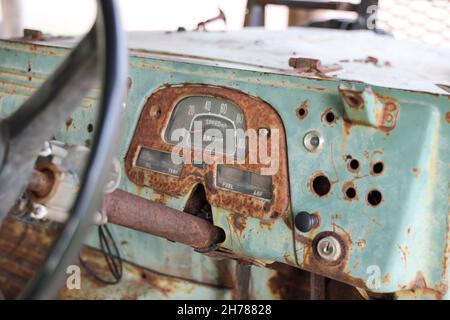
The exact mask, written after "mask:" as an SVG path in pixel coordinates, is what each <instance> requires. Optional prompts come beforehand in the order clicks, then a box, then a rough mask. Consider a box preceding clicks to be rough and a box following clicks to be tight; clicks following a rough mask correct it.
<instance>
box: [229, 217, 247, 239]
mask: <svg viewBox="0 0 450 320" xmlns="http://www.w3.org/2000/svg"><path fill="white" fill-rule="evenodd" d="M228 219H229V220H230V221H231V224H232V226H233V229H234V230H235V232H236V233H237V235H238V236H242V232H243V231H244V230H245V228H246V227H247V217H246V216H245V215H243V214H241V213H232V214H231V215H230V216H228Z"/></svg>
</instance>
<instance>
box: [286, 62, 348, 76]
mask: <svg viewBox="0 0 450 320" xmlns="http://www.w3.org/2000/svg"><path fill="white" fill-rule="evenodd" d="M288 64H289V66H290V67H292V68H294V69H295V70H297V71H299V72H301V73H306V74H308V73H312V74H315V75H318V76H322V77H325V74H326V73H329V72H334V71H338V70H341V69H342V66H340V65H339V64H331V65H323V64H322V62H321V61H320V60H319V59H311V58H302V57H300V58H289V61H288Z"/></svg>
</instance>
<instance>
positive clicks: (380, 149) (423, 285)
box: [0, 42, 450, 298]
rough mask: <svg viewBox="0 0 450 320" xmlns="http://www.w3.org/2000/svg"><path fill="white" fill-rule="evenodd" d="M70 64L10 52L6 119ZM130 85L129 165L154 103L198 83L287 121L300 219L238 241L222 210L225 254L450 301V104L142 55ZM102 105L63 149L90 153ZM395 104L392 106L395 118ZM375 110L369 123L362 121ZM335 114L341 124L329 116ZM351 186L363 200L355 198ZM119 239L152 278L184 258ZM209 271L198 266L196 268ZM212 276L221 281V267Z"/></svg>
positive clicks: (124, 145) (79, 118)
mask: <svg viewBox="0 0 450 320" xmlns="http://www.w3.org/2000/svg"><path fill="white" fill-rule="evenodd" d="M65 53H66V50H65V49H59V48H51V47H41V46H35V45H28V44H18V43H12V42H2V43H1V45H0V95H1V97H0V104H1V112H2V115H5V114H8V113H9V112H11V111H12V110H13V109H14V108H15V107H17V106H18V105H19V104H20V102H22V101H23V100H24V99H25V98H26V97H28V96H29V94H30V93H31V92H32V91H33V90H34V89H35V88H36V87H37V86H39V84H40V83H41V82H42V80H43V79H44V78H45V77H46V76H48V75H49V74H50V73H51V71H52V70H53V69H54V68H55V66H56V65H57V64H58V63H59V62H60V61H61V59H62V57H63V56H64V54H65ZM130 78H131V87H130V90H129V93H128V98H127V105H126V109H125V118H124V121H123V128H122V130H123V131H122V132H123V135H122V139H121V141H120V150H119V153H118V158H119V159H120V160H121V161H123V159H124V157H125V154H126V152H127V150H128V146H129V144H130V142H131V139H132V136H133V133H134V130H135V127H136V124H137V121H138V119H139V116H140V113H141V110H142V108H143V106H144V104H145V102H146V101H147V99H148V97H149V96H150V95H151V94H152V92H154V91H155V90H156V89H158V88H160V87H161V86H163V85H167V84H183V83H197V84H209V85H215V86H221V87H227V88H233V89H236V90H239V91H241V92H244V93H247V94H249V95H252V96H256V97H259V98H260V99H262V100H264V101H265V102H267V103H269V104H270V105H271V106H272V107H273V108H274V109H275V110H276V111H277V112H278V114H279V115H280V117H281V119H282V121H283V124H284V127H285V131H286V136H287V154H288V166H289V185H290V195H291V199H290V200H291V205H290V211H289V213H288V215H287V217H286V218H284V219H275V220H274V222H273V223H271V224H270V225H264V224H261V221H260V220H259V219H256V218H250V217H248V218H247V219H246V226H245V228H244V229H243V230H236V228H235V226H233V224H231V223H230V219H229V218H230V216H231V215H232V214H233V213H231V212H229V211H227V210H225V209H223V208H213V215H214V223H215V224H216V225H217V226H220V227H222V228H223V229H224V230H225V232H226V234H227V239H226V241H225V242H224V243H223V244H222V245H223V247H225V248H227V249H229V250H232V251H233V252H235V253H237V254H240V255H246V256H249V257H252V258H254V259H256V260H260V261H263V262H267V261H280V262H283V263H288V264H291V265H295V266H298V267H301V268H304V269H307V270H309V271H312V272H317V273H320V274H323V275H325V276H328V277H331V278H335V279H337V280H340V281H343V282H347V283H350V284H352V285H354V286H358V287H363V288H368V289H369V290H370V291H376V292H395V291H404V290H410V289H417V288H420V289H422V290H424V289H426V290H428V291H427V294H429V293H430V292H431V293H432V295H433V296H434V297H439V298H449V294H448V284H449V264H450V260H449V255H450V249H449V248H450V236H449V234H450V233H449V231H450V224H449V212H450V210H449V195H450V190H449V181H450V170H449V168H450V143H449V137H450V123H449V122H450V120H449V118H450V116H449V115H450V97H449V96H445V95H435V94H429V93H421V92H411V91H406V90H398V89H389V88H383V87H378V86H372V87H370V89H367V85H365V84H362V83H357V82H350V81H345V82H344V81H339V80H336V79H326V80H319V79H308V78H304V77H301V76H296V75H281V74H275V73H263V72H257V71H244V70H236V69H230V68H222V67H219V66H206V65H200V64H192V63H183V62H174V61H164V60H160V59H155V58H151V57H145V56H143V55H141V54H139V55H138V54H132V57H131V59H130ZM342 85H345V87H347V88H355V90H353V94H355V95H356V97H357V98H356V99H355V100H351V99H350V100H348V96H347V94H348V91H345V89H344V90H339V88H340V87H341V88H342ZM358 92H359V93H358ZM95 96H96V91H95V90H93V91H92V94H90V95H89V97H87V98H86V99H85V100H84V104H83V106H82V107H81V108H80V109H79V110H78V111H77V112H76V113H75V114H74V115H73V117H72V120H71V121H68V123H67V124H66V126H65V127H64V128H62V129H61V131H60V132H59V133H58V135H57V138H58V139H61V140H64V141H67V142H69V143H75V144H87V145H88V144H89V141H90V139H92V133H90V132H88V130H87V127H88V125H89V124H93V123H95ZM358 97H359V98H361V97H362V98H361V99H360V100H358ZM360 103H361V104H360ZM352 104H355V105H356V107H357V108H355V110H353V109H352V108H351V107H352V106H351V105H352ZM387 105H390V106H393V107H392V108H391V109H388V108H387V107H386V106H387ZM364 106H366V107H367V108H366V109H365V110H369V111H370V112H369V113H365V114H364V112H358V110H357V109H358V108H359V107H362V108H364ZM383 106H384V108H385V109H383ZM300 107H302V108H305V109H307V113H306V116H305V117H298V116H297V110H298V109H299V108H300ZM330 110H331V111H332V112H333V113H334V116H335V118H334V119H333V121H328V120H327V117H326V114H327V112H329V111H330ZM380 113H381V116H380ZM349 120H354V121H349ZM118 130H119V128H118ZM309 131H316V132H319V133H320V135H321V136H322V138H323V147H322V149H321V150H320V152H314V153H312V152H309V151H308V150H307V149H306V148H305V146H304V137H305V134H306V133H307V132H309ZM351 160H357V161H358V164H359V166H358V168H356V169H355V168H352V167H351V166H350V164H349V163H350V162H351ZM376 163H382V172H378V170H375V169H374V166H373V165H374V164H376ZM375 171H376V172H375ZM318 175H323V176H326V177H327V179H328V181H329V182H330V190H329V191H328V192H327V193H326V194H325V195H323V196H318V195H317V193H316V192H314V186H313V178H314V177H316V176H318ZM349 186H351V187H352V188H353V189H354V191H355V195H354V196H349V195H348V194H346V190H347V189H348V187H349ZM193 187H194V186H193ZM120 188H121V189H123V190H126V191H128V192H131V193H134V194H136V195H139V196H141V197H144V198H147V199H151V200H156V201H164V204H166V205H167V206H170V207H172V208H176V209H183V208H184V206H185V204H186V202H187V199H188V198H189V195H190V194H189V193H188V194H186V195H185V196H183V197H179V198H175V197H170V196H166V195H165V196H164V197H162V195H161V194H160V193H158V192H156V191H154V190H151V189H150V188H146V187H138V186H136V185H134V184H133V183H132V182H131V181H130V180H129V179H128V177H127V176H126V175H125V174H124V175H123V179H122V181H121V183H120ZM374 190H376V191H378V193H376V194H375V195H374V193H371V191H372V192H373V191H374ZM191 191H192V189H191ZM161 199H163V200H161ZM370 202H372V204H371V203H370ZM377 202H379V203H377ZM299 211H308V212H312V213H316V214H317V215H318V216H319V217H320V224H319V226H318V227H317V228H314V229H312V230H311V231H310V232H309V233H305V234H302V233H300V232H298V231H296V230H295V229H294V227H293V222H292V221H293V219H294V216H295V213H297V212H299ZM117 228H118V229H114V230H115V232H117V233H118V234H119V233H123V236H122V237H123V239H126V240H127V241H129V243H128V244H127V246H125V247H124V249H123V250H124V251H125V252H126V253H125V254H126V255H127V257H128V258H129V259H130V260H131V261H136V262H137V263H139V264H142V265H145V266H147V267H156V268H161V267H162V265H161V264H159V263H158V262H157V260H158V257H161V256H165V257H171V256H172V255H178V254H180V250H181V251H182V252H185V251H184V249H181V248H180V247H178V246H179V245H174V246H173V247H170V248H169V246H166V245H165V244H162V243H163V242H164V241H165V240H161V239H157V238H155V237H151V236H147V235H145V236H144V235H139V234H137V233H135V232H134V231H124V230H119V227H117ZM322 232H334V233H335V234H338V235H339V236H340V237H341V238H342V241H343V245H344V247H345V253H346V255H345V258H344V261H343V262H342V263H340V264H339V265H338V266H332V265H328V264H324V263H321V262H320V261H319V260H317V259H316V258H315V253H314V250H313V244H314V239H315V238H316V236H317V235H320V234H321V233H322ZM144 239H145V240H144ZM155 248H158V249H155ZM150 251H151V252H152V253H150ZM189 257H190V256H189ZM159 259H161V258H159ZM204 263H206V262H205V261H203V260H202V258H195V261H193V262H192V265H195V266H198V265H199V264H204ZM207 264H209V262H208V263H207ZM205 268H206V269H208V270H209V271H210V272H214V271H213V270H214V266H213V265H211V266H205ZM173 272H174V274H175V273H176V272H178V271H173ZM198 276H201V275H194V274H192V277H194V278H196V277H198ZM374 277H375V278H374ZM374 279H375V281H374ZM377 279H378V280H377ZM208 281H212V282H214V281H215V280H214V279H209V280H208Z"/></svg>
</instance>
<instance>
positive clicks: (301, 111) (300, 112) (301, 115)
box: [295, 100, 308, 120]
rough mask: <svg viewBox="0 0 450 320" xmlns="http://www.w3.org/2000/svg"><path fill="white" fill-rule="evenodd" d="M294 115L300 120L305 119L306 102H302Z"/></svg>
mask: <svg viewBox="0 0 450 320" xmlns="http://www.w3.org/2000/svg"><path fill="white" fill-rule="evenodd" d="M295 114H296V115H297V118H299V119H300V120H303V119H305V118H306V116H307V115H308V100H304V101H302V104H301V105H300V107H298V108H297V110H296V112H295Z"/></svg>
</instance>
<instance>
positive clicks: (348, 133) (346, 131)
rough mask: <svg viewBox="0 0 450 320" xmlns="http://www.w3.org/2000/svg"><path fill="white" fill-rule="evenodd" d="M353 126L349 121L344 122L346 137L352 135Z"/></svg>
mask: <svg viewBox="0 0 450 320" xmlns="http://www.w3.org/2000/svg"><path fill="white" fill-rule="evenodd" d="M352 126H353V124H352V123H351V122H350V121H349V120H345V121H344V135H346V136H348V135H350V129H351V128H352Z"/></svg>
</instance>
